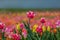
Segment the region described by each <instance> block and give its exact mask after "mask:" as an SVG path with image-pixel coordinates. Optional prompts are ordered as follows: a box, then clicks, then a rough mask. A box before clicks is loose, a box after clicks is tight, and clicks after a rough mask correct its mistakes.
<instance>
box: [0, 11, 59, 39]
mask: <svg viewBox="0 0 60 40" xmlns="http://www.w3.org/2000/svg"><path fill="white" fill-rule="evenodd" d="M35 15H36V14H35V13H34V12H33V11H29V12H27V18H28V22H24V21H22V23H17V24H15V25H11V26H9V27H7V26H6V25H5V24H4V23H2V22H0V36H1V37H0V40H60V20H57V21H56V22H55V23H54V24H52V23H51V22H48V21H49V20H48V21H47V20H46V18H44V17H42V18H41V19H40V21H39V23H41V24H37V23H35V24H34V25H32V26H31V23H30V21H31V19H33V18H34V17H35Z"/></svg>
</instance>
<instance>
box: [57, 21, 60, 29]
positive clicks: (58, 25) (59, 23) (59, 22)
mask: <svg viewBox="0 0 60 40" xmlns="http://www.w3.org/2000/svg"><path fill="white" fill-rule="evenodd" d="M56 27H57V28H59V27H60V20H57V22H56Z"/></svg>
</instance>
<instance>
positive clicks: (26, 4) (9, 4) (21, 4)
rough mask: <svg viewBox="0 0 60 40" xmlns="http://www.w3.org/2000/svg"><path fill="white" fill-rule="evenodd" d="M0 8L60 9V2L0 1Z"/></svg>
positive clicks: (33, 0)
mask: <svg viewBox="0 0 60 40" xmlns="http://www.w3.org/2000/svg"><path fill="white" fill-rule="evenodd" d="M0 8H60V0H0Z"/></svg>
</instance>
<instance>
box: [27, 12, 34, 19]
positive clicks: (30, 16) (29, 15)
mask: <svg viewBox="0 0 60 40" xmlns="http://www.w3.org/2000/svg"><path fill="white" fill-rule="evenodd" d="M34 16H35V14H34V12H33V11H29V12H27V17H28V18H34Z"/></svg>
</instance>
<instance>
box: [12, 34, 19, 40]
mask: <svg viewBox="0 0 60 40" xmlns="http://www.w3.org/2000/svg"><path fill="white" fill-rule="evenodd" d="M12 38H13V39H14V40H20V36H19V35H18V34H12Z"/></svg>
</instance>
